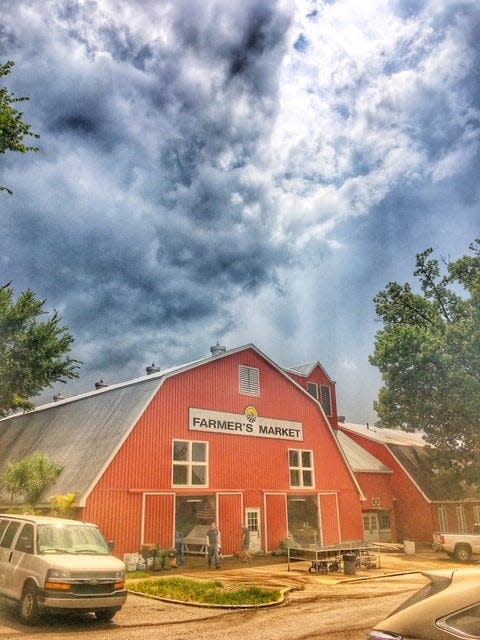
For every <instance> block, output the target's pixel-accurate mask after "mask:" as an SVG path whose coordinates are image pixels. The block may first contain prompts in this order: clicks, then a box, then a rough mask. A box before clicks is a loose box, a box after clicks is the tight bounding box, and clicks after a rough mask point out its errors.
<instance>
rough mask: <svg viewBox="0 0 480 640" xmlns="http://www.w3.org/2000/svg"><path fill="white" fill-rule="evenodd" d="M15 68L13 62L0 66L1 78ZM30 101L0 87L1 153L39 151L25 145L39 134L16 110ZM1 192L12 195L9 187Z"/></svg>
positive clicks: (1, 189)
mask: <svg viewBox="0 0 480 640" xmlns="http://www.w3.org/2000/svg"><path fill="white" fill-rule="evenodd" d="M13 66H14V63H13V62H12V61H11V60H8V61H7V62H6V63H5V64H0V78H2V77H4V76H7V75H8V74H9V73H10V72H11V70H12V67H13ZM26 100H29V98H27V97H26V96H20V97H16V96H15V94H13V93H10V92H9V91H8V89H7V87H0V153H5V152H6V151H17V152H18V153H27V151H38V147H34V146H30V145H28V144H25V142H24V140H25V138H27V137H31V138H39V137H40V136H39V135H38V133H34V132H33V131H32V128H31V125H29V124H27V123H26V122H24V120H23V113H22V112H21V111H18V109H16V108H15V105H16V104H17V103H19V102H25V101H26ZM0 191H7V193H9V194H12V191H11V189H8V187H2V186H0Z"/></svg>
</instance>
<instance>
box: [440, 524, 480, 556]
mask: <svg viewBox="0 0 480 640" xmlns="http://www.w3.org/2000/svg"><path fill="white" fill-rule="evenodd" d="M432 549H434V550H435V551H445V552H446V553H447V554H448V555H449V556H450V558H455V560H458V561H459V562H470V560H471V559H472V555H474V554H480V524H475V525H473V532H472V533H442V532H435V533H434V534H433V545H432Z"/></svg>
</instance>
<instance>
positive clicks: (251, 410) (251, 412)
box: [245, 406, 258, 423]
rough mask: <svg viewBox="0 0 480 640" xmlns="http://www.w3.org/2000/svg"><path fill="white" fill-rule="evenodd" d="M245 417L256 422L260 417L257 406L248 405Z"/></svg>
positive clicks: (248, 420)
mask: <svg viewBox="0 0 480 640" xmlns="http://www.w3.org/2000/svg"><path fill="white" fill-rule="evenodd" d="M245 418H246V419H247V422H250V423H252V422H255V420H256V419H257V418H258V412H257V410H256V409H255V407H252V406H248V407H247V408H246V409H245Z"/></svg>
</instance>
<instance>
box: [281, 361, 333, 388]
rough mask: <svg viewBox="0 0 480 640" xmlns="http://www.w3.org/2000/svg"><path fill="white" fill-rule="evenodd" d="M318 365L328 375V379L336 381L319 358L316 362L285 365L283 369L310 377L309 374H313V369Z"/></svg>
mask: <svg viewBox="0 0 480 640" xmlns="http://www.w3.org/2000/svg"><path fill="white" fill-rule="evenodd" d="M316 367H318V368H319V369H321V371H322V372H323V373H324V375H325V376H326V378H327V380H329V381H330V382H332V383H333V382H334V381H333V380H332V379H331V378H330V376H329V375H328V373H327V371H326V370H325V368H324V367H323V365H322V364H321V363H320V362H319V361H318V360H317V361H316V362H309V363H308V364H299V365H296V366H294V367H283V370H284V371H286V372H287V373H289V372H291V373H294V374H297V375H300V376H304V377H305V378H306V377H308V376H309V375H311V374H312V371H313V370H314V369H315V368H316Z"/></svg>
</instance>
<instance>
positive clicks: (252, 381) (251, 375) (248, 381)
mask: <svg viewBox="0 0 480 640" xmlns="http://www.w3.org/2000/svg"><path fill="white" fill-rule="evenodd" d="M239 376H240V393H245V394H247V395H250V396H259V395H260V371H259V370H258V369H257V368H256V367H247V366H245V365H243V364H241V365H240V367H239Z"/></svg>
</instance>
